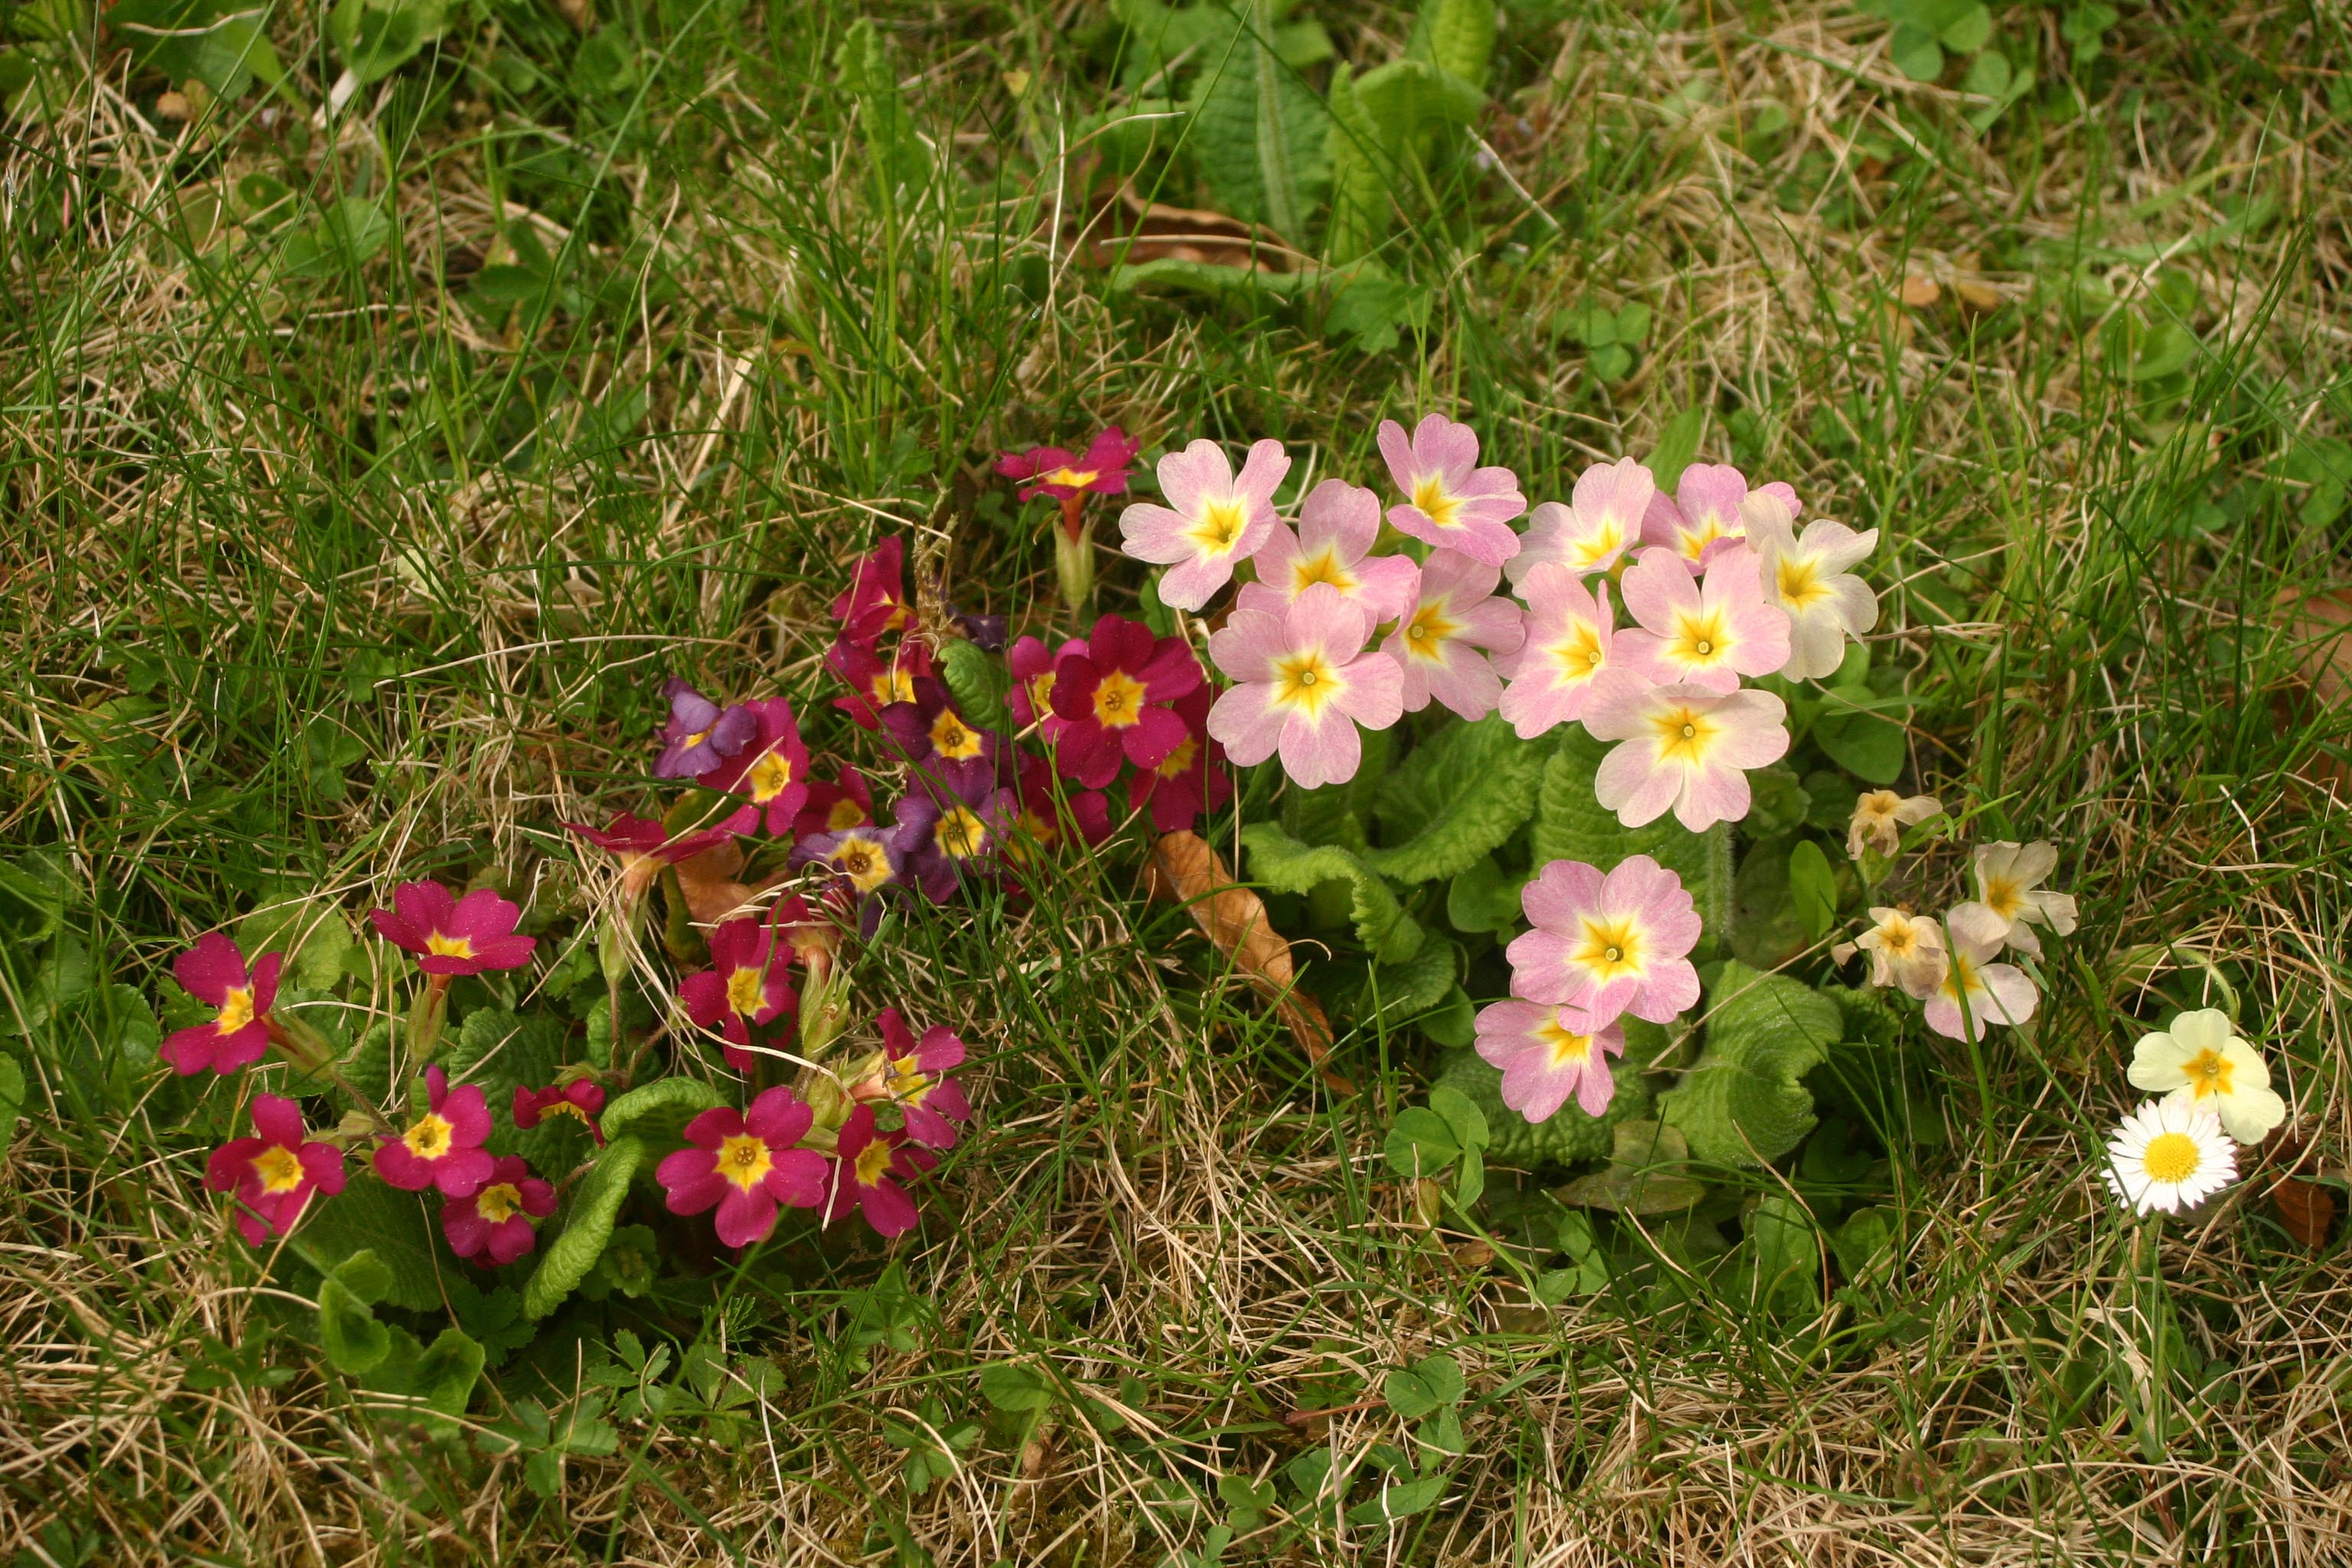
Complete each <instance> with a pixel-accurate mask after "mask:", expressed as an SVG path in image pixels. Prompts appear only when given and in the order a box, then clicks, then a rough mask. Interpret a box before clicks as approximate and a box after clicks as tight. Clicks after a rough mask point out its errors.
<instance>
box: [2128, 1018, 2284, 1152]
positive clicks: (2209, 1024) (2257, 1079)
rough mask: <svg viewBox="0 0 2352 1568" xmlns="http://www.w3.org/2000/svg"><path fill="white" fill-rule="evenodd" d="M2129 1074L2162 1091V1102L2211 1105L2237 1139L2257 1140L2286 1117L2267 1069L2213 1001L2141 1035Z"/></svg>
mask: <svg viewBox="0 0 2352 1568" xmlns="http://www.w3.org/2000/svg"><path fill="white" fill-rule="evenodd" d="M2130 1076H2131V1081H2132V1087H2133V1088H2134V1089H2147V1091H2149V1092H2150V1093H2151V1094H2161V1095H2163V1096H2164V1103H2166V1104H2167V1105H2182V1106H2187V1107H2189V1109H2191V1110H2210V1111H2211V1112H2212V1113H2213V1114H2214V1115H2216V1116H2218V1117H2220V1118H2221V1127H2222V1130H2223V1131H2226V1132H2228V1133H2229V1134H2230V1136H2231V1137H2232V1138H2234V1139H2236V1140H2237V1141H2238V1142H2241V1143H2258V1142H2261V1141H2262V1140H2263V1138H2265V1137H2267V1136H2268V1135H2269V1133H2270V1131H2271V1129H2273V1128H2274V1127H2276V1126H2277V1125H2278V1124H2279V1123H2280V1122H2282V1121H2285V1120H2286V1101H2285V1100H2282V1099H2280V1098H2279V1094H2278V1090H2276V1089H2273V1088H2272V1087H2271V1069H2270V1068H2268V1067H2266V1066H2264V1065H2263V1058H2262V1056H2261V1054H2260V1053H2259V1052H2257V1051H2256V1050H2255V1049H2254V1047H2252V1046H2250V1045H2248V1044H2246V1042H2245V1041H2243V1040H2242V1039H2240V1038H2238V1036H2237V1031H2236V1030H2235V1029H2233V1028H2231V1026H2230V1016H2229V1015H2228V1014H2227V1013H2224V1012H2222V1011H2221V1009H2219V1008H2217V1007H2207V1008H2203V1009H2201V1010H2200V1011H2198V1012H2194V1013H2183V1014H2182V1015H2180V1016H2179V1017H2178V1018H2175V1019H2174V1020H2173V1021H2172V1027H2171V1028H2170V1029H2169V1030H2158V1031H2157V1032H2156V1033H2154V1034H2149V1035H2142V1036H2141V1037H2140V1038H2139V1044H2138V1045H2137V1046H2134V1047H2132V1064H2131V1074H2130Z"/></svg>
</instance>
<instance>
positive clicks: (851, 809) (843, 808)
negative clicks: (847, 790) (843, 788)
mask: <svg viewBox="0 0 2352 1568" xmlns="http://www.w3.org/2000/svg"><path fill="white" fill-rule="evenodd" d="M865 821H866V808H865V807H864V806H862V805H858V804H857V801H856V797H855V796H852V795H843V796H842V797H841V798H840V799H839V800H836V801H835V802H834V803H833V806H832V809H831V810H829V811H827V812H826V813H825V814H824V826H825V827H826V829H827V830H828V831H830V832H834V833H840V832H844V831H845V830H846V829H849V828H852V827H858V826H864V824H865Z"/></svg>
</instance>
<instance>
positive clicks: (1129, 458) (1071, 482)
mask: <svg viewBox="0 0 2352 1568" xmlns="http://www.w3.org/2000/svg"><path fill="white" fill-rule="evenodd" d="M1142 445H1143V444H1142V443H1141V442H1139V441H1135V440H1130V439H1129V437H1128V434H1127V432H1126V431H1124V430H1122V429H1120V428H1119V427H1118V426H1116V425H1114V426H1111V427H1110V428H1109V429H1108V430H1106V431H1104V432H1103V433H1102V434H1101V435H1099V436H1097V437H1095V438H1094V440H1093V442H1092V443H1091V444H1090V445H1089V446H1088V447H1087V450H1086V455H1085V456H1084V457H1076V458H1074V457H1072V456H1071V455H1070V454H1069V453H1068V452H1067V451H1066V450H1065V449H1064V448H1062V447H1030V448H1029V449H1028V450H1027V451H1025V452H1007V453H1005V454H1004V455H1003V457H1001V458H997V459H996V471H997V472H998V473H1000V474H1002V475H1003V476H1004V477H1005V478H1006V479H1026V480H1028V481H1029V482H1028V483H1027V484H1024V485H1023V486H1022V487H1021V490H1020V496H1021V499H1022V500H1024V501H1026V500H1035V499H1036V498H1037V497H1039V496H1041V495H1045V496H1052V497H1053V498H1054V499H1055V500H1057V501H1060V502H1061V503H1062V526H1063V528H1064V529H1065V530H1066V531H1067V532H1068V533H1069V535H1070V537H1071V538H1072V539H1076V537H1077V536H1078V508H1079V506H1081V505H1083V504H1084V502H1085V500H1086V498H1087V496H1089V495H1100V496H1123V495H1125V494H1126V493H1127V478H1128V470H1129V468H1132V467H1134V464H1135V455H1136V453H1137V452H1139V451H1140V450H1142Z"/></svg>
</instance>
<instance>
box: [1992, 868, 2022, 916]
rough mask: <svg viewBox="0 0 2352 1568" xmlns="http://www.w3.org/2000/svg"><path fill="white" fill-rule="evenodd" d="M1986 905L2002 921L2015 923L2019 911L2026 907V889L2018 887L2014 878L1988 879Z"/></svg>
mask: <svg viewBox="0 0 2352 1568" xmlns="http://www.w3.org/2000/svg"><path fill="white" fill-rule="evenodd" d="M1984 903H1985V908H1987V909H1989V910H1991V911H1992V912H1993V913H1995V914H1997V915H1999V916H2000V918H2001V919H2003V920H2005V921H2013V920H2015V919H2016V918H2017V911H2018V910H2021V909H2023V908H2024V907H2025V889H2023V888H2021V887H2020V886H2019V885H2018V883H2017V881H2016V879H2014V878H2011V877H1987V878H1986V879H1985V888H1984Z"/></svg>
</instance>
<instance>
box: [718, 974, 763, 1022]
mask: <svg viewBox="0 0 2352 1568" xmlns="http://www.w3.org/2000/svg"><path fill="white" fill-rule="evenodd" d="M727 1005H728V1006H729V1007H730V1009H732V1010H733V1011H734V1013H735V1014H736V1016H739V1017H743V1018H748V1017H750V1016H751V1015H752V1014H754V1013H756V1012H758V1011H759V1010H760V1009H761V1008H762V1007H764V1006H766V1005H768V991H767V975H766V973H765V972H763V971H761V970H757V969H751V968H748V967H744V966H740V965H739V966H738V967H737V968H736V970H735V972H734V973H731V974H730V975H729V976H728V977H727Z"/></svg>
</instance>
